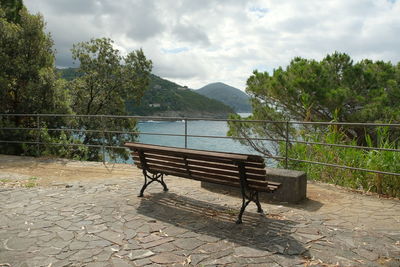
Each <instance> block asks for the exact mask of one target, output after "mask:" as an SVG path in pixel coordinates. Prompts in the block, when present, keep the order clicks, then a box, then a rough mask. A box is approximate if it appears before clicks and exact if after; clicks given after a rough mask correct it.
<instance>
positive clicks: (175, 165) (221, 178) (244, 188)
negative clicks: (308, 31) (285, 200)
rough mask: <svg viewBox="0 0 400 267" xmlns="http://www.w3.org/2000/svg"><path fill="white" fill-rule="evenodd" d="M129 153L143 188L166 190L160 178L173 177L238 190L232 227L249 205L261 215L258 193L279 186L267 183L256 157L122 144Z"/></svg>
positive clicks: (238, 221) (260, 162)
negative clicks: (238, 201)
mask: <svg viewBox="0 0 400 267" xmlns="http://www.w3.org/2000/svg"><path fill="white" fill-rule="evenodd" d="M125 146H126V147H128V148H129V149H130V150H131V151H132V155H133V160H134V162H135V164H136V166H137V167H138V168H140V169H142V171H143V175H144V185H143V187H142V189H141V190H140V194H139V196H140V197H142V196H143V192H144V190H145V189H146V187H147V186H148V185H149V184H151V183H153V182H159V183H160V184H161V185H162V186H163V187H164V191H168V187H167V185H166V184H165V182H164V175H173V176H178V177H183V178H188V179H193V180H198V181H204V182H209V183H215V184H222V185H228V186H233V187H238V188H240V189H241V193H242V207H241V209H240V213H239V216H238V219H237V221H236V223H238V224H239V223H242V215H243V212H244V210H245V209H246V207H247V205H248V204H249V203H250V202H251V201H253V202H254V203H255V204H256V205H257V208H258V210H257V211H258V212H259V213H263V210H262V208H261V204H260V201H259V199H258V192H273V191H275V190H276V189H277V188H278V187H279V186H280V183H276V182H271V181H267V177H266V172H265V165H264V160H263V158H262V157H260V156H256V155H245V154H235V153H221V152H213V151H206V150H195V149H185V148H176V147H166V146H157V145H147V144H140V143H126V144H125Z"/></svg>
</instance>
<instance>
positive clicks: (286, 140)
mask: <svg viewBox="0 0 400 267" xmlns="http://www.w3.org/2000/svg"><path fill="white" fill-rule="evenodd" d="M4 117H31V118H35V120H34V121H36V122H35V124H36V127H0V131H15V130H25V131H36V132H37V136H36V140H35V141H28V140H18V141H17V140H0V144H1V143H3V144H4V143H6V144H16V143H22V144H29V145H36V149H37V155H40V146H41V145H55V146H57V145H59V146H86V147H93V148H98V149H102V152H103V160H104V153H105V150H106V149H125V147H123V146H114V145H107V144H106V142H105V135H106V134H131V135H154V136H175V137H183V138H184V147H185V148H187V147H188V138H214V139H233V140H258V141H271V142H284V143H285V155H284V156H269V157H267V158H272V159H274V160H280V161H284V165H285V168H287V167H288V162H289V161H294V162H302V163H309V164H316V165H323V166H328V167H334V168H341V169H349V170H356V171H363V172H371V173H378V174H386V175H394V176H400V173H395V172H389V171H384V170H373V169H366V168H359V167H352V166H346V165H339V164H334V163H329V162H318V161H311V160H303V159H296V158H291V157H289V149H290V144H292V143H298V144H306V145H320V146H328V147H340V148H352V149H361V150H376V151H390V152H397V153H399V152H400V149H397V148H382V147H368V146H358V145H348V144H331V143H324V142H313V141H305V140H294V139H290V138H289V125H313V126H333V125H337V126H362V127H390V128H393V127H395V128H399V129H400V124H395V123H393V124H391V123H346V122H301V121H266V120H237V119H214V118H186V117H153V116H118V115H72V114H0V119H1V118H4ZM45 117H47V118H52V117H53V118H56V117H71V118H91V119H100V120H101V121H103V120H104V119H107V118H108V119H134V120H137V121H149V120H153V121H183V122H184V132H183V133H182V134H176V133H173V134H172V133H151V132H138V131H126V130H111V129H105V128H104V127H103V128H102V129H83V128H82V129H77V128H46V129H47V131H65V132H79V133H98V134H101V136H102V138H101V139H102V143H101V144H81V143H79V144H75V143H71V144H65V143H54V142H52V143H49V142H43V141H41V130H42V127H41V122H42V121H43V118H45ZM189 121H221V122H244V123H275V124H282V125H284V128H285V138H282V139H277V138H250V137H246V138H244V137H231V136H215V135H194V134H188V122H189ZM103 125H104V124H103ZM0 153H1V151H0ZM399 164H400V163H399Z"/></svg>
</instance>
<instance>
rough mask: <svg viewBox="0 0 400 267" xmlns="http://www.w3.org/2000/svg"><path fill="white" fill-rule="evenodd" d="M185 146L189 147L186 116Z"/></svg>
mask: <svg viewBox="0 0 400 267" xmlns="http://www.w3.org/2000/svg"><path fill="white" fill-rule="evenodd" d="M185 148H187V119H186V118H185Z"/></svg>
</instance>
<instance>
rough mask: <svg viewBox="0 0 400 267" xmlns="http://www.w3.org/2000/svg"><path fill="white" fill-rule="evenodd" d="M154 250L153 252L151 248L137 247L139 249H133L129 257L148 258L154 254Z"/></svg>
mask: <svg viewBox="0 0 400 267" xmlns="http://www.w3.org/2000/svg"><path fill="white" fill-rule="evenodd" d="M153 255H154V252H152V251H151V250H148V249H137V250H132V251H131V252H130V253H129V254H128V257H129V258H130V259H131V260H138V259H142V258H147V257H150V256H153Z"/></svg>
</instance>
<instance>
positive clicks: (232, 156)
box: [125, 143, 256, 161]
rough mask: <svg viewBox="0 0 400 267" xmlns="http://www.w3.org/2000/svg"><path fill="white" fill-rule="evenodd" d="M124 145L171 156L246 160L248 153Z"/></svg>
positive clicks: (137, 144)
mask: <svg viewBox="0 0 400 267" xmlns="http://www.w3.org/2000/svg"><path fill="white" fill-rule="evenodd" d="M125 146H126V147H128V148H130V149H134V150H135V149H137V150H140V149H142V150H144V151H149V152H155V153H157V154H164V155H171V156H174V155H175V156H180V155H183V154H184V155H194V156H204V157H207V158H208V157H210V158H211V157H213V158H222V159H228V160H243V161H245V160H248V159H249V156H250V155H245V154H235V153H222V152H213V151H206V150H196V149H186V148H177V147H166V146H157V145H147V144H140V143H125ZM251 158H252V161H253V160H256V159H255V158H254V157H251Z"/></svg>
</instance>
